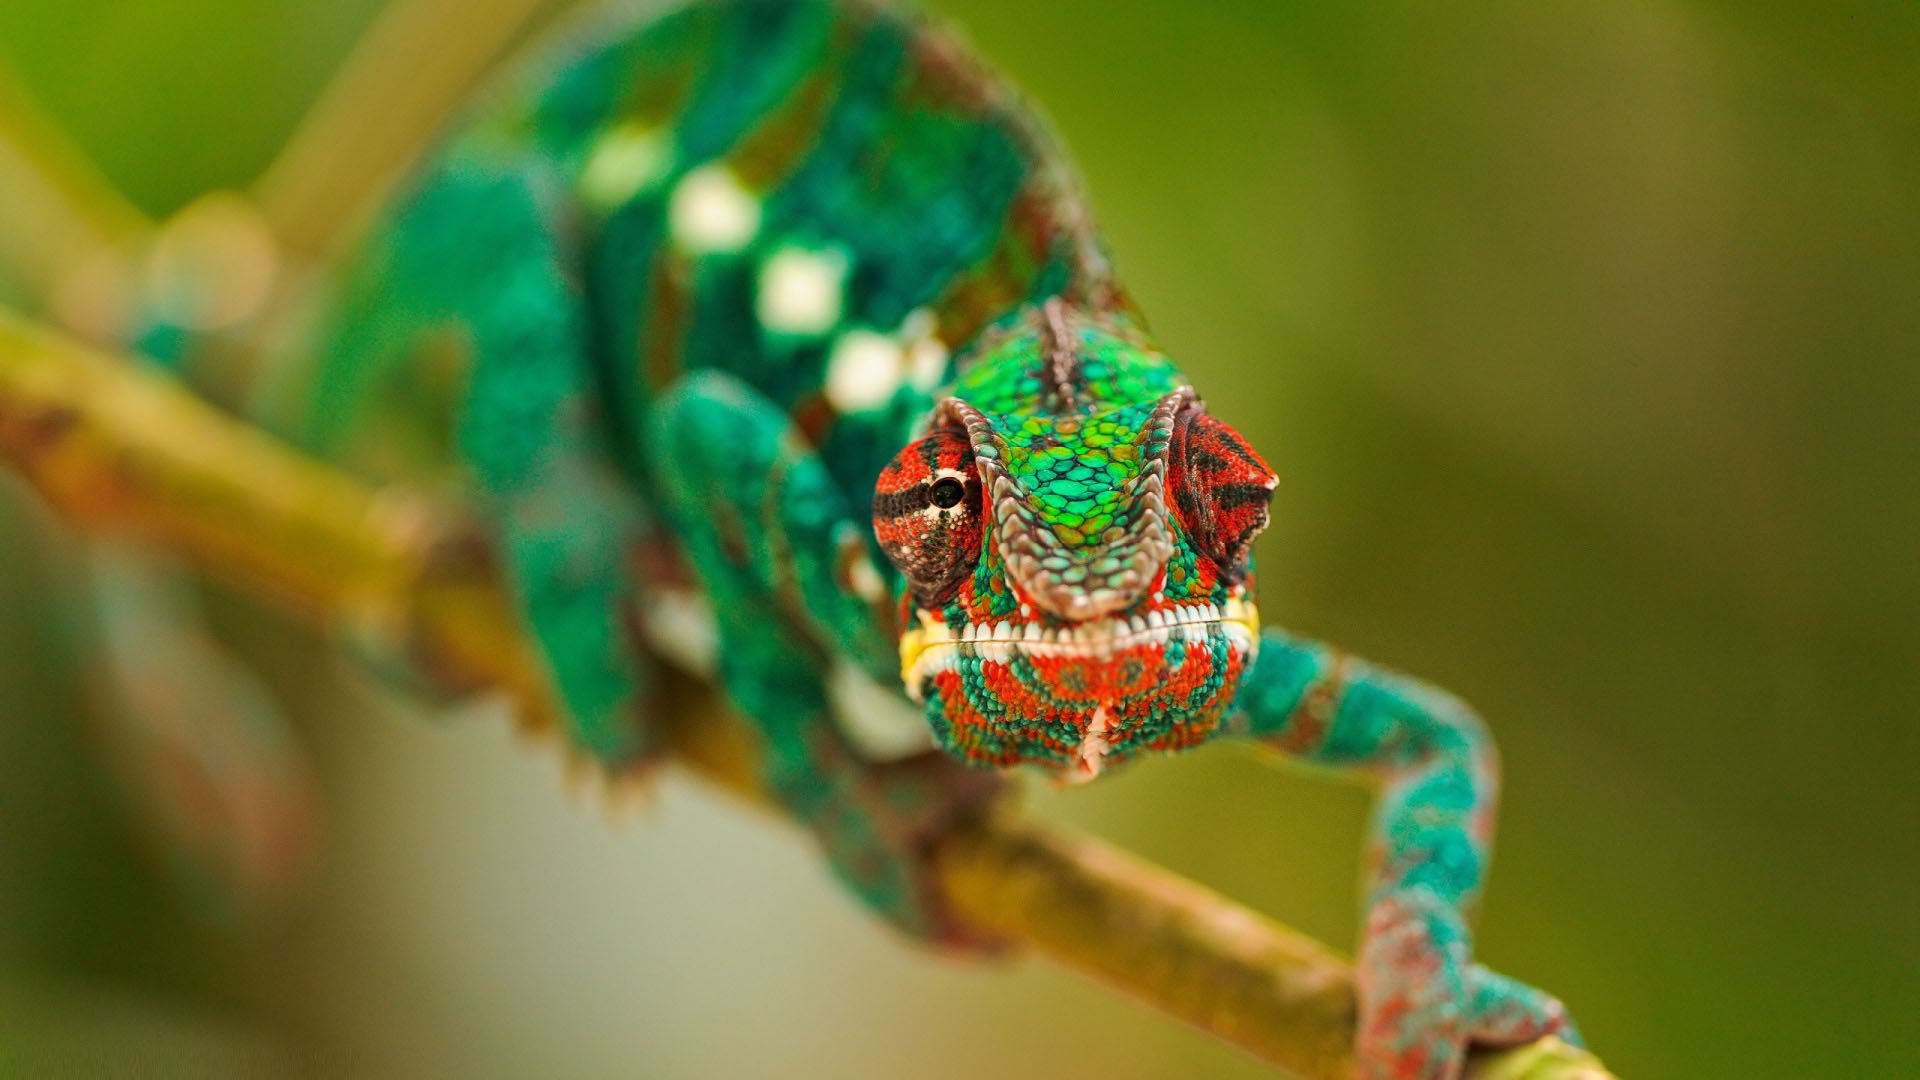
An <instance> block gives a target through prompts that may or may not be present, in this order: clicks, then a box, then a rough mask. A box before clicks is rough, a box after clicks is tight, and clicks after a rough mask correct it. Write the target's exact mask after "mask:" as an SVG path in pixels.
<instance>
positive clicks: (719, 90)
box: [148, 0, 1574, 1078]
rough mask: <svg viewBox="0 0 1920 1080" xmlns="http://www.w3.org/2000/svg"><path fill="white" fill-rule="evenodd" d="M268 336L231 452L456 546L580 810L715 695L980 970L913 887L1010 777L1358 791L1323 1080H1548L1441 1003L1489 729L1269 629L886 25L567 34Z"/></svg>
mask: <svg viewBox="0 0 1920 1080" xmlns="http://www.w3.org/2000/svg"><path fill="white" fill-rule="evenodd" d="M307 321H308V323H309V325H308V326H307V328H306V329H305V331H304V335H305V336H304V338H303V340H304V342H305V346H304V347H302V348H298V349H294V350H290V351H289V356H288V357H287V358H285V360H284V362H282V363H279V364H277V365H276V366H275V367H274V368H273V370H272V371H271V372H270V373H268V374H267V375H266V376H264V377H263V379H262V382H261V385H260V386H259V387H258V388H257V392H256V393H255V394H254V395H253V397H254V400H253V401H252V403H251V411H252V413H253V415H255V416H256V417H257V418H259V420H260V421H261V423H263V424H264V425H265V426H267V427H269V428H271V429H272V430H275V431H277V432H279V433H280V434H282V435H284V436H285V437H287V438H288V439H290V440H292V441H294V442H295V443H297V444H299V445H301V446H303V447H305V448H307V449H308V450H310V451H312V452H314V453H317V454H320V455H323V456H325V457H327V458H329V459H331V460H334V461H337V462H340V463H343V464H346V465H348V466H349V467H351V468H353V469H355V470H356V471H357V472H359V473H360V474H361V475H364V476H366V477H368V478H371V479H375V480H379V481H384V482H391V483H394V484H400V485H405V486H407V487H408V488H410V489H413V490H417V491H421V492H424V493H426V494H427V496H428V497H430V498H435V499H441V500H444V501H445V502H446V503H447V504H449V505H452V506H456V507H462V508H465V509H467V510H468V511H469V512H470V513H471V515H472V516H473V518H474V519H475V520H476V521H478V522H479V523H480V524H481V527H482V528H483V529H484V531H485V533H486V534H487V540H488V542H489V545H490V547H491V549H492V550H493V551H494V552H496V554H497V558H498V560H499V562H500V565H501V569H502V571H503V573H504V576H505V578H506V579H507V581H508V583H509V587H510V590H511V593H512V595H513V597H514V600H515V603H516V607H517V612H518V616H519V618H520V620H521V621H522V624H523V627H524V629H525V631H526V633H527V635H528V636H529V638H530V640H531V641H532V642H533V643H534V645H535V647H536V651H537V653H538V656H539V657H540V659H541V662H542V664H543V667H544V669H545V672H546V674H547V675H548V676H550V679H551V683H552V685H553V687H554V688H555V690H556V692H557V696H558V697H559V699H560V700H561V702H562V703H563V705H564V710H563V711H564V714H565V717H566V719H565V725H564V727H565V730H564V732H563V738H564V740H565V741H566V743H567V745H568V746H569V747H570V749H571V750H572V751H573V752H575V753H577V754H579V755H581V756H584V757H585V758H587V759H589V760H590V761H592V762H593V763H595V764H596V765H597V766H599V767H600V768H602V769H604V770H606V771H607V772H609V773H612V774H616V775H628V774H636V773H639V772H641V771H644V770H645V769H646V768H647V767H648V765H649V764H650V763H652V762H654V761H656V760H658V759H659V758H660V757H661V756H662V755H663V753H664V752H665V747H664V741H663V740H664V736H663V732H662V729H661V725H660V723H659V721H658V718H657V714H656V713H655V711H654V710H653V709H652V708H651V707H650V703H651V702H652V701H653V699H654V698H655V696H656V693H657V690H658V687H659V685H660V677H659V674H660V673H659V668H660V665H662V664H667V665H672V666H675V667H681V668H686V669H688V670H691V671H693V672H695V673H697V674H699V675H701V676H702V677H704V678H707V679H709V680H710V681H711V682H712V684H713V685H714V686H716V687H718V688H720V689H721V690H722V691H723V693H724V696H725V697H726V698H727V699H728V700H729V701H730V703H731V704H732V706H733V707H734V709H735V710H736V711H737V712H738V713H739V714H740V715H741V716H742V717H743V718H745V719H746V720H747V721H748V722H749V724H750V725H751V726H752V728H753V730H754V731H755V732H756V733H757V736H758V738H759V740H760V743H761V747H762V750H763V755H762V757H763V766H762V767H763V770H764V777H763V779H764V781H765V785H766V787H767V789H768V790H769V791H770V792H771V793H773V795H774V796H775V798H776V799H777V800H778V801H779V803H780V804H781V805H782V806H783V807H784V809H785V810H786V811H787V812H788V813H790V814H791V815H792V816H793V817H794V818H795V819H796V820H797V821H799V822H801V823H802V824H804V825H805V826H806V827H807V828H808V829H809V830H810V831H811V833H812V834H813V835H814V836H815V837H816V838H817V839H818V841H819V844H820V846H821V849H822V851H823V853H824V855H825V857H826V860H827V861H828V863H829V864H830V865H831V867H832V868H833V870H834V872H835V874H836V875H837V876H838V877H839V878H840V879H841V880H842V881H843V882H844V883H845V885H846V886H847V887H848V888H849V889H850V891H851V892H852V893H853V894H854V895H855V896H856V897H857V898H858V899H859V900H860V901H861V902H863V903H864V904H865V905H867V906H868V907H869V908H871V909H872V910H873V911H874V912H876V913H877V914H878V915H880V916H882V917H883V918H884V919H885V920H887V921H888V922H889V923H891V924H892V925H893V926H895V927H897V928H898V929H900V930H901V931H903V932H905V933H906V934H908V935H910V936H912V937H914V938H917V939H919V940H922V941H925V942H928V943H930V944H932V945H934V946H936V947H941V948H947V949H952V950H956V951H962V952H964V951H969V950H991V949H992V948H993V947H994V944H995V943H993V942H989V941H983V940H979V939H978V938H977V937H976V936H975V935H974V934H973V933H972V932H970V931H969V930H968V928H967V927H965V926H964V925H961V924H960V923H959V922H958V921H957V920H955V919H954V918H953V917H952V915H951V914H950V913H949V912H948V911H947V910H946V909H945V908H944V906H943V904H942V901H941V899H940V894H939V890H938V889H937V888H936V887H935V883H934V881H933V880H932V876H931V869H930V863H929V856H930V851H931V846H932V844H933V842H934V840H935V839H936V838H937V837H939V836H940V835H942V833H943V832H944V831H945V830H948V829H950V828H952V827H954V826H955V825H956V824H959V823H962V822H965V821H967V820H969V819H970V818H972V817H973V816H976V815H979V814H981V813H984V812H986V810H987V808H988V807H989V806H990V805H991V804H992V803H993V802H994V800H995V799H997V798H998V797H999V795H1000V794H1001V793H1002V791H1003V789H1004V788H1005V787H1006V785H1007V783H1008V779H1007V778H1008V776H1009V775H1010V774H1011V773H1012V771H1014V770H1016V769H1027V770H1032V771H1039V772H1041V773H1044V774H1047V775H1050V776H1053V777H1055V778H1058V779H1061V780H1063V781H1069V782H1084V781H1089V780H1093V779H1095V778H1097V777H1100V776H1102V775H1104V774H1105V773H1107V772H1109V771H1111V770H1113V769H1115V768H1116V767H1119V766H1121V765H1123V764H1124V763H1126V762H1127V761H1129V760H1131V759H1134V758H1137V757H1141V756H1143V755H1149V754H1161V753H1173V752H1178V751H1181V750H1186V749H1188V748H1192V747H1196V746H1199V745H1201V744H1204V743H1208V742H1210V741H1214V740H1221V739H1235V740H1242V741H1247V742H1252V743H1256V744H1258V745H1261V746H1264V747H1266V748H1269V749H1271V750H1273V751H1276V752H1278V753H1279V754H1281V755H1285V756H1287V757H1291V758H1294V759H1297V760H1300V761H1304V762H1310V763H1315V764H1318V765H1322V766H1328V767H1332V768H1336V769H1342V770H1349V771H1353V772H1356V773H1361V774H1365V775H1368V776H1371V777H1374V778H1376V779H1377V780H1378V781H1379V785H1380V789H1381V794H1380V806H1379V808H1378V811H1377V815H1376V819H1375V822H1374V824H1373V827H1372V833H1371V839H1370V842H1369V850H1368V859H1367V866H1368V883H1367V886H1366V889H1365V897H1364V908H1365V916H1364V922H1363V929H1362V933H1361V938H1360V944H1359V948H1358V955H1357V958H1356V984H1357V1006H1358V1024H1357V1045H1356V1061H1357V1062H1358V1069H1359V1071H1360V1073H1361V1075H1363V1076H1365V1077H1369V1078H1413V1077H1451V1076H1456V1075H1458V1074H1459V1073H1460V1072H1461V1070H1462V1068H1463V1066H1464V1061H1465V1055H1466V1052H1467V1050H1468V1048H1469V1047H1471V1046H1473V1045H1510V1044H1516V1043H1521V1042H1526V1041H1529V1040H1532V1039H1536V1038H1540V1037H1543V1036H1546V1035H1549V1034H1560V1035H1562V1036H1564V1037H1568V1038H1572V1037H1574V1036H1573V1029H1572V1026H1571V1023H1570V1021H1569V1019H1568V1017H1567V1013H1566V1010H1565V1009H1564V1007H1563V1006H1562V1005H1561V1004H1560V1003H1559V1002H1558V1001H1557V1000H1555V999H1554V998H1552V997H1550V996H1549V995H1547V994H1545V993H1543V992H1541V991H1539V990H1537V989H1534V988H1532V987H1530V986H1526V985H1523V984H1521V983H1519V982H1517V981H1514V980H1512V979H1509V978H1507V977H1505V976H1503V975H1500V974H1497V973H1494V972H1492V971H1490V970H1488V969H1487V968H1485V967H1483V966H1481V965H1479V964H1477V963H1475V962H1474V961H1473V958H1472V950H1471V932H1470V929H1469V919H1470V916H1471V914H1472V912H1473V909H1474V907H1475V905H1476V902H1477V900H1478V898H1479V896H1480V894H1481V892H1482V888H1483V884H1484V878H1485V873H1486V869H1487V864H1488V860H1489V857H1490V846H1491V842H1492V834H1493V826H1494V811H1495V801H1496V794H1497V788H1498V768H1497V759H1496V751H1495V747H1494V744H1493V742H1492V739H1491V736H1490V735H1489V733H1488V731H1487V729H1486V727H1485V725H1484V724H1483V723H1482V721H1481V720H1480V719H1479V718H1478V717H1477V716H1476V715H1475V714H1474V713H1473V712H1472V711H1471V710H1470V709H1469V708H1468V707H1467V706H1466V705H1465V704H1463V703H1462V702H1461V701H1459V700H1458V699H1456V698H1455V697H1453V696H1451V695H1449V694H1447V693H1445V692H1443V691H1441V690H1438V689H1436V688H1434V687H1431V686H1429V685H1426V684H1425V683H1422V682H1420V681H1417V680H1415V679H1412V678H1409V677H1406V676H1403V675H1400V674H1397V673H1395V672H1393V671H1390V670H1388V669H1385V668H1382V667H1378V666H1375V665H1372V664H1369V663H1367V662H1365V661H1363V660H1360V659H1358V658H1355V657H1352V656H1349V655H1347V654H1345V653H1343V652H1341V651H1339V650H1337V649H1335V648H1333V647H1330V646H1327V645H1324V644H1320V643H1317V642H1314V641H1311V640H1308V639H1306V638H1303V637H1299V636H1296V635H1294V634H1291V633H1289V632H1286V631H1283V630H1279V629H1275V628H1267V627H1263V626H1262V624H1261V622H1260V618H1259V614H1258V610H1257V607H1256V590H1255V572H1254V566H1253V556H1252V546H1253V541H1254V539H1255V537H1256V536H1258V535H1259V534H1260V532H1261V531H1262V529H1263V528H1264V527H1265V526H1266V524H1267V522H1268V517H1269V512H1270V511H1269V504H1270V500H1271V498H1272V496H1273V493H1274V491H1275V489H1276V486H1277V477H1276V474H1275V473H1274V472H1273V470H1272V469H1271V468H1270V467H1269V466H1268V465H1267V463H1266V462H1265V461H1264V460H1263V459H1262V458H1261V457H1260V455H1259V454H1258V453H1257V452H1256V451H1255V450H1254V449H1253V448H1252V447H1251V446H1250V445H1249V444H1248V443H1247V441H1246V440H1244V439H1243V438H1242V437H1241V436H1240V435H1239V434H1238V433H1237V432H1236V431H1235V430H1234V429H1233V428H1232V427H1231V426H1229V425H1228V424H1227V423H1226V422H1224V421H1223V420H1222V419H1220V418H1219V417H1218V416H1217V415H1216V414H1215V413H1213V412H1212V411H1210V409H1209V408H1208V407H1207V405H1206V403H1205V401H1204V399H1203V398H1202V397H1201V396H1200V395H1199V394H1198V392H1197V391H1196V390H1195V389H1194V388H1193V387H1192V386H1191V385H1190V384H1189V383H1188V381H1187V380H1186V378H1185V377H1184V376H1183V375H1182V374H1181V372H1180V369H1179V368H1178V367H1177V366H1176V364H1175V363H1174V362H1173V360H1171V359H1170V358H1169V357H1168V356H1167V355H1166V354H1165V353H1164V352H1163V351H1162V349H1161V348H1160V347H1159V346H1158V345H1157V344H1156V343H1155V340H1154V338H1153V337H1152V335H1151V333H1150V330H1149V328H1148V324H1147V321H1146V319H1145V317H1144V315H1143V314H1142V312H1141V311H1140V308H1139V306H1138V304H1137V303H1136V302H1135V301H1134V299H1133V298H1132V297H1131V295H1130V294H1129V293H1128V291H1127V289H1126V288H1125V286H1124V285H1123V284H1122V282H1121V281H1120V279H1119V277H1118V276H1117V274H1116V270H1115V267H1114V264H1113V261H1112V259H1111V257H1110V255H1109V252H1108V250H1107V248H1106V246H1105V245H1104V243H1103V242H1102V239H1101V237H1100V234H1099V232H1098V231H1097V229H1096V226H1095V224H1094V222H1093V217H1092V214H1091V211H1090V209H1089V206H1088V202H1087V198H1086V196H1085V194H1084V192H1083V189H1082V185H1081V183H1080V181H1079V180H1078V178H1077V177H1076V176H1075V174H1074V172H1073V170H1072V168H1071V166H1070V164H1069V163H1068V161H1067V159H1066V157H1065V155H1064V153H1063V151H1062V150H1061V148H1060V145H1059V143H1058V140H1057V139H1056V138H1055V136H1054V135H1053V134H1052V133H1051V131H1050V130H1049V129H1048V127H1047V126H1046V123H1045V122H1044V121H1043V120H1042V119H1041V117H1040V114H1039V111H1038V110H1037V109H1036V108H1035V107H1033V106H1032V105H1030V104H1029V103H1028V102H1026V101H1025V100H1023V99H1022V98H1021V97H1020V96H1019V94H1018V93H1017V91H1015V90H1014V89H1013V88H1011V87H1010V86H1009V85H1007V83H1006V82H1004V81H1003V80H1002V79H1000V78H999V77H998V76H996V75H995V74H993V73H992V72H991V71H990V70H989V69H988V68H987V67H986V66H985V65H984V63H983V62H982V61H981V60H979V59H978V58H977V57H976V56H974V55H973V54H972V53H971V52H970V51H969V50H968V48H967V47H966V46H965V45H964V44H963V43H962V42H961V41H960V39H959V38H958V37H957V36H956V35H955V33H954V32H952V31H951V30H949V29H947V28H945V27H943V26H941V25H939V24H937V23H936V22H934V21H932V20H931V19H930V18H928V17H927V16H924V15H921V14H918V13H916V12H912V11H908V10H903V9H901V8H899V7H896V6H893V5H890V4H886V3H882V2H880V0H693V2H688V3H681V4H679V5H678V6H674V7H672V8H670V9H667V10H664V11H663V10H659V9H653V10H650V11H649V12H646V13H644V14H640V15H635V14H633V13H630V12H625V11H609V12H605V13H600V14H598V15H597V16H596V17H595V18H594V19H592V20H591V21H589V22H587V23H584V24H582V25H581V26H580V27H578V28H576V29H575V30H574V31H573V32H572V33H570V34H568V35H566V36H564V37H563V38H562V39H561V40H560V41H559V42H558V43H556V44H555V45H553V46H552V47H550V48H549V49H548V50H547V51H545V52H544V53H543V54H542V55H540V56H538V57H536V58H534V59H533V61H532V62H531V63H529V64H528V65H527V66H526V67H525V68H523V69H522V70H520V71H519V72H517V73H516V75H515V76H514V77H513V78H510V79H507V80H505V81H503V82H501V83H499V84H497V85H496V86H495V88H494V89H492V90H491V91H490V92H489V93H487V94H485V95H483V96H482V97H481V98H480V99H479V100H478V101H477V102H476V103H475V104H474V105H473V107H472V108H471V109H470V110H468V111H467V112H466V113H465V115H463V116H462V117H461V118H460V119H459V120H458V121H457V122H456V123H454V124H453V125H452V126H451V128H450V129H449V132H448V134H446V135H445V136H444V138H443V139H442V141H441V142H440V143H439V144H438V146H437V148H436V149H435V150H434V152H433V153H432V154H431V155H430V157H429V158H428V159H427V160H426V162H425V163H424V164H423V165H422V166H421V167H420V168H419V169H418V170H417V172H416V173H415V175H414V177H413V179H412V180H411V181H410V182H409V184H408V186H407V189H406V192H405V193H404V194H403V195H402V196H400V197H399V198H398V199H397V200H396V201H395V203H394V204H393V206H392V207H391V208H390V209H389V210H388V211H386V212H385V214H384V215H383V216H382V217H381V219H380V222H379V223H378V225H377V226H376V227H375V228H374V229H373V230H372V231H371V232H370V234H369V235H368V237H367V238H366V239H365V240H364V241H363V242H362V243H360V245H359V247H358V251H357V253H356V254H355V255H353V256H352V258H351V259H350V260H349V261H348V263H347V265H346V267H345V268H344V270H343V271H342V272H341V273H340V274H339V275H338V277H337V279H336V280H335V281H334V283H333V284H332V285H331V287H330V289H329V291H328V296H327V298H326V299H325V300H324V301H323V302H320V303H318V304H316V305H315V307H314V310H313V312H312V314H311V316H310V317H309V319H308V320H307ZM165 331H166V328H165V327H156V328H155V330H154V332H153V333H151V334H150V335H149V339H150V340H149V342H148V346H149V348H150V351H152V352H154V353H156V354H158V353H164V352H166V351H168V350H169V349H178V348H180V347H181V346H180V345H179V343H178V341H177V340H174V339H170V338H169V337H168V334H167V333H166V332H165ZM176 337H177V336H176ZM860 688H865V690H866V691H872V690H874V689H875V688H878V689H879V691H880V693H881V694H882V695H883V696H884V698H885V699H886V700H887V701H888V702H890V703H891V704H892V705H893V710H894V711H893V714H894V715H896V716H898V715H900V714H901V713H904V714H905V716H906V719H907V723H906V724H905V725H900V724H891V725H878V726H877V725H876V724H874V723H873V722H872V714H875V712H876V710H874V709H871V708H868V707H866V706H863V705H860V704H858V703H857V702H856V699H858V694H857V693H856V691H858V690H859V689H860ZM870 697H871V695H869V699H865V700H870ZM850 702H855V703H853V704H850ZM879 711H881V712H884V711H885V710H879Z"/></svg>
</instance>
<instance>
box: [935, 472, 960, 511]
mask: <svg viewBox="0 0 1920 1080" xmlns="http://www.w3.org/2000/svg"><path fill="white" fill-rule="evenodd" d="M966 497H967V489H966V486H965V485H963V484H961V483H960V481H958V480H955V479H954V478H953V477H951V476H943V477H941V478H940V479H938V480H936V481H934V483H933V505H935V506H937V507H939V508H940V509H942V510H951V509H953V508H954V507H956V506H959V505H960V500H962V499H964V498H966Z"/></svg>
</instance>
